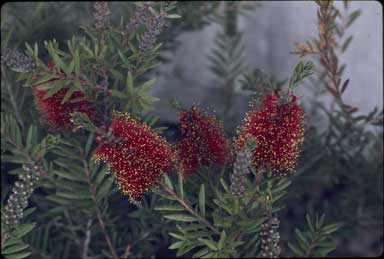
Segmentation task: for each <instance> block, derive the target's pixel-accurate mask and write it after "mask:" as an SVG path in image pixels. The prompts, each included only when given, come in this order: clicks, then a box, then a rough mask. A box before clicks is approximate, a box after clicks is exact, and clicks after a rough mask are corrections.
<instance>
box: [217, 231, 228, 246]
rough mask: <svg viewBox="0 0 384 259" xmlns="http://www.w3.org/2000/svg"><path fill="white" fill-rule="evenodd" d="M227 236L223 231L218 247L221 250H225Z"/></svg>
mask: <svg viewBox="0 0 384 259" xmlns="http://www.w3.org/2000/svg"><path fill="white" fill-rule="evenodd" d="M226 237H227V236H226V234H225V231H224V230H223V231H221V234H220V240H219V243H218V245H217V248H218V249H219V250H221V249H223V248H224V244H225V238H226Z"/></svg>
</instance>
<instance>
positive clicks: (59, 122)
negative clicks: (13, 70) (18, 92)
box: [32, 63, 100, 129]
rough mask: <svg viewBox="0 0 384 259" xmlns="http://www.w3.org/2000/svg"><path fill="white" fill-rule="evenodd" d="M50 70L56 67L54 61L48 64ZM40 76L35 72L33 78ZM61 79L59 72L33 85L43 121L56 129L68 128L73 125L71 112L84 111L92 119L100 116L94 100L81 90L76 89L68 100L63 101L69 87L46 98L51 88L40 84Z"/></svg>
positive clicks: (36, 102) (33, 91)
mask: <svg viewBox="0 0 384 259" xmlns="http://www.w3.org/2000/svg"><path fill="white" fill-rule="evenodd" d="M48 68H49V69H50V70H53V69H54V65H53V64H52V63H49V64H48ZM38 78H40V75H39V74H34V75H33V77H32V79H38ZM56 80H60V77H59V73H58V76H57V77H53V78H51V79H49V80H47V81H44V82H41V83H39V84H37V85H33V86H32V93H33V95H34V96H35V104H36V107H37V109H38V110H39V111H40V114H41V115H42V116H43V122H44V123H46V124H48V125H50V126H51V127H53V128H55V129H59V128H62V129H67V128H71V127H72V126H73V124H72V122H71V120H70V119H71V116H70V114H71V113H72V112H75V111H77V112H83V113H86V114H87V115H88V117H89V118H90V119H92V120H94V119H96V118H98V117H99V116H100V113H99V112H98V111H97V110H96V109H95V107H93V106H91V105H92V102H91V101H90V100H87V99H85V98H84V94H83V93H82V92H81V91H74V92H73V93H72V95H71V96H70V97H69V99H68V100H67V102H65V103H63V104H62V103H61V102H62V100H63V98H64V96H65V94H66V93H67V91H68V88H67V87H64V88H62V89H60V90H59V91H58V92H56V93H55V94H53V95H52V96H50V97H48V98H44V96H45V95H46V94H47V92H48V91H49V90H44V89H38V86H40V85H44V84H48V83H51V82H54V81H56Z"/></svg>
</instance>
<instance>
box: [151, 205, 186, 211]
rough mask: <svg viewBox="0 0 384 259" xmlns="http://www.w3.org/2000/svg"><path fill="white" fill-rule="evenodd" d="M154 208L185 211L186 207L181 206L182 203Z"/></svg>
mask: <svg viewBox="0 0 384 259" xmlns="http://www.w3.org/2000/svg"><path fill="white" fill-rule="evenodd" d="M154 210H159V211H163V210H171V211H184V210H185V208H184V207H181V206H180V205H160V206H157V207H155V208H154Z"/></svg>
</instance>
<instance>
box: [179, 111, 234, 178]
mask: <svg viewBox="0 0 384 259" xmlns="http://www.w3.org/2000/svg"><path fill="white" fill-rule="evenodd" d="M179 120H180V126H181V134H182V135H183V138H182V139H181V140H180V141H178V142H177V144H176V149H177V156H178V162H179V165H178V169H179V171H180V172H182V173H184V174H187V175H188V174H191V173H193V172H195V171H196V170H197V169H198V168H199V167H200V166H207V165H209V164H211V163H215V164H218V165H224V164H225V162H226V161H227V160H228V158H229V157H230V148H229V142H228V140H227V139H226V138H225V135H224V132H223V127H222V125H221V124H220V123H219V122H218V121H217V120H216V118H215V117H211V116H208V115H206V114H204V113H202V112H201V111H199V110H198V108H197V107H196V106H195V105H193V106H192V107H191V110H189V111H183V112H181V113H180V114H179Z"/></svg>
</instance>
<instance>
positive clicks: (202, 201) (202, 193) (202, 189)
mask: <svg viewBox="0 0 384 259" xmlns="http://www.w3.org/2000/svg"><path fill="white" fill-rule="evenodd" d="M199 209H200V212H201V215H202V216H203V218H205V186H204V184H201V186H200V192H199Z"/></svg>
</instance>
